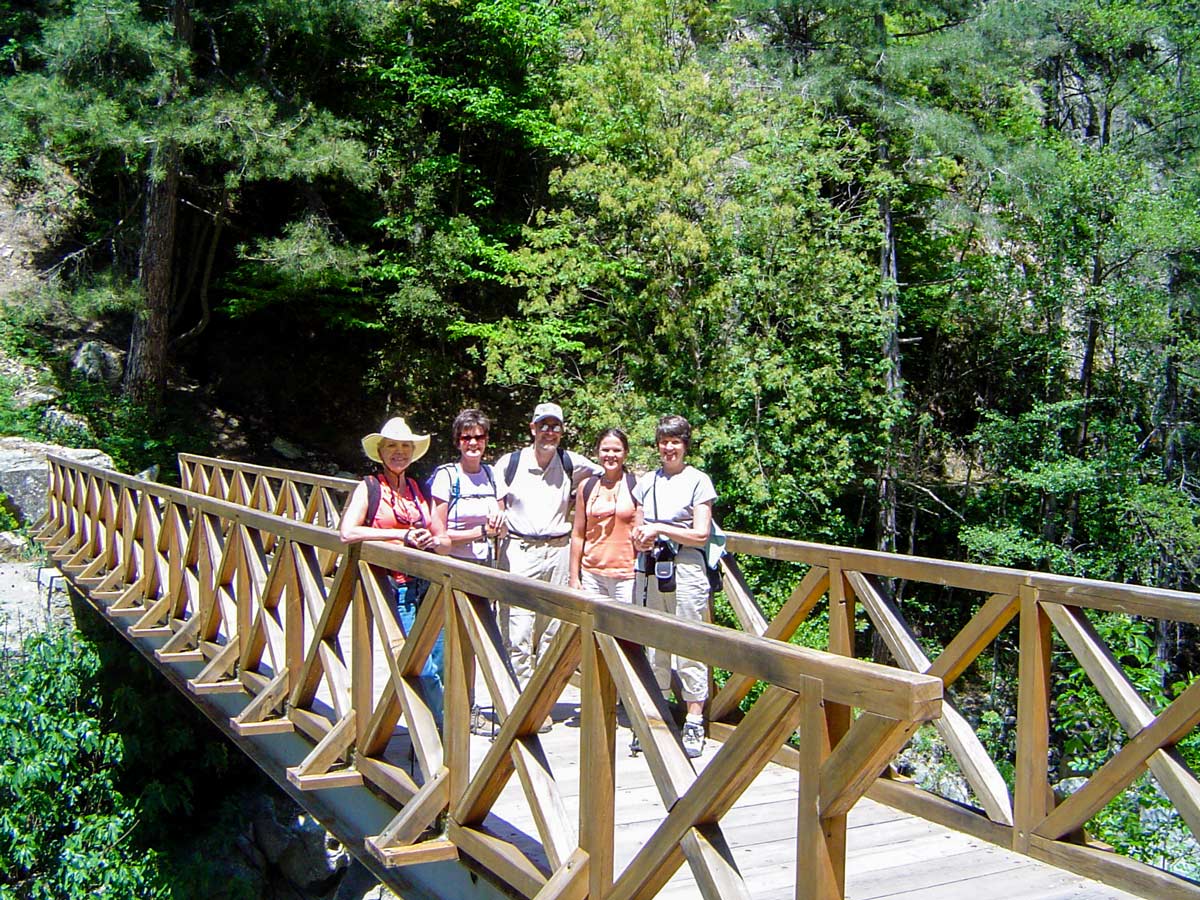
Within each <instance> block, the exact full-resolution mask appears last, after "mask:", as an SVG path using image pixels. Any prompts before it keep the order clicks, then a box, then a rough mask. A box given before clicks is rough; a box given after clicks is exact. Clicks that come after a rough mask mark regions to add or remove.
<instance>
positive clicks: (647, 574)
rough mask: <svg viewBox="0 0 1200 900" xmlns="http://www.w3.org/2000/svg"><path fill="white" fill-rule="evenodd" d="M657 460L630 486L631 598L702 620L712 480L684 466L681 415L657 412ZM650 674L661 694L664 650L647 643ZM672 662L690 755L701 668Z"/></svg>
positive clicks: (696, 750) (685, 427) (695, 740)
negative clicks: (634, 519) (636, 512)
mask: <svg viewBox="0 0 1200 900" xmlns="http://www.w3.org/2000/svg"><path fill="white" fill-rule="evenodd" d="M654 442H655V444H656V446H657V447H658V458H659V461H660V463H661V465H660V466H659V468H658V469H657V470H655V471H653V472H648V473H647V474H645V475H644V476H642V478H641V480H640V481H638V483H637V487H636V488H634V491H633V499H634V502H636V503H637V505H638V507H639V508H640V510H641V514H642V523H641V524H640V525H638V526H637V527H635V528H634V529H633V541H634V546H635V547H636V548H637V549H638V550H639V551H641V552H640V554H639V557H638V560H639V563H638V572H637V580H636V582H635V584H634V588H633V598H634V602H635V603H642V604H644V605H645V606H647V607H649V608H651V609H659V610H662V611H664V612H669V613H674V614H675V615H677V616H679V617H680V618H682V619H690V620H692V621H696V622H703V621H704V620H705V619H706V618H707V617H708V602H709V595H710V590H709V585H708V573H707V571H706V566H707V560H706V559H705V555H704V547H705V545H706V544H707V543H708V539H709V535H710V533H711V531H712V521H713V519H712V510H713V503H714V502H715V501H716V499H717V492H716V489H715V488H714V487H713V483H712V480H711V479H709V477H708V476H707V475H705V474H704V473H703V472H701V471H700V470H699V469H697V468H695V467H693V466H689V465H688V464H687V463H686V462H685V460H684V457H686V455H687V452H688V450H689V449H690V448H691V444H692V426H691V424H690V423H689V422H688V420H687V419H685V418H684V417H683V416H675V415H671V416H663V417H662V418H661V419H660V420H659V422H658V428H657V429H656V430H655V433H654ZM647 653H648V655H649V657H650V664H651V666H652V667H653V668H654V674H655V678H656V680H657V681H658V686H659V688H660V689H661V690H662V691H663V693H664V695H665V694H666V692H667V691H668V690H670V686H671V654H670V653H667V652H665V651H663V650H657V649H655V648H653V647H650V648H647ZM675 668H676V671H677V672H678V673H679V681H680V684H681V685H682V692H683V696H682V699H683V701H684V703H685V704H686V705H687V719H686V721H685V722H684V725H683V749H684V752H686V753H687V755H688V756H690V757H693V758H694V757H697V756H699V755H700V754H701V753H703V752H704V702H705V701H706V700H707V699H708V668H707V666H705V665H704V663H702V662H699V661H697V660H693V659H684V658H683V657H678V658H676V660H675Z"/></svg>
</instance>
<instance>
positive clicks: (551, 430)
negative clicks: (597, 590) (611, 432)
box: [495, 403, 602, 686]
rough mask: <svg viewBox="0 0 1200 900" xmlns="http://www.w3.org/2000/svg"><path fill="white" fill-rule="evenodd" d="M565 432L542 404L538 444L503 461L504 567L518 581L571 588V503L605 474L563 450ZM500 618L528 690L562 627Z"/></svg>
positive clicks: (534, 429)
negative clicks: (582, 488) (584, 484)
mask: <svg viewBox="0 0 1200 900" xmlns="http://www.w3.org/2000/svg"><path fill="white" fill-rule="evenodd" d="M562 432H563V412H562V407H560V406H559V405H558V404H557V403H539V404H538V405H537V407H536V408H535V409H534V411H533V417H532V418H531V420H530V422H529V433H530V435H531V436H532V438H533V443H532V444H531V445H530V446H528V447H525V448H523V449H521V450H514V451H513V452H512V453H508V454H505V455H504V456H502V457H500V459H498V460H497V461H496V467H495V471H496V474H497V479H496V496H497V497H498V498H499V500H500V502H501V504H502V505H503V507H504V511H505V517H506V519H507V521H508V535H509V537H508V541H507V542H506V543H505V545H504V548H503V550H502V551H501V555H500V564H501V566H502V567H503V568H505V569H507V570H508V571H509V572H512V573H513V574H515V575H525V576H528V577H529V578H536V579H538V580H540V581H546V582H549V583H550V584H561V585H566V584H567V580H568V579H567V576H568V571H567V562H568V554H569V552H570V538H571V515H570V512H571V500H572V498H573V497H574V496H575V489H576V488H577V487H578V486H579V485H580V484H581V483H582V482H583V481H585V480H586V479H587V478H588V477H589V476H591V475H593V474H597V475H598V474H600V473H601V471H602V470H601V468H600V467H599V466H598V465H596V464H595V463H594V462H592V461H591V460H590V459H588V458H587V457H586V456H581V455H580V454H578V453H572V452H571V451H569V450H563V449H562V448H561V447H559V443H560V442H561V441H562ZM500 615H501V624H502V626H504V628H505V631H506V633H507V637H508V644H509V658H510V660H511V661H512V666H513V671H514V672H515V673H516V675H517V680H518V681H519V682H520V684H521V685H522V686H524V685H525V684H526V682H528V681H529V676H530V674H531V673H532V672H533V668H534V666H535V665H536V664H537V659H538V656H539V655H540V654H542V653H544V652H545V650H546V647H547V646H548V645H549V643H550V639H551V638H552V637H553V636H554V632H555V631H556V630H557V626H558V621H557V620H551V619H545V618H544V617H542V616H535V615H534V613H533V612H532V611H531V610H527V609H521V608H519V607H506V606H502V607H501V610H500Z"/></svg>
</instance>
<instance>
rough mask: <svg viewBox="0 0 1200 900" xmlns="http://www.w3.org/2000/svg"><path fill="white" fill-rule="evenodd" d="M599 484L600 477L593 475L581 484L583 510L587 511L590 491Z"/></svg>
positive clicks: (590, 496)
mask: <svg viewBox="0 0 1200 900" xmlns="http://www.w3.org/2000/svg"><path fill="white" fill-rule="evenodd" d="M599 483H600V476H599V475H593V476H592V477H591V478H589V479H588V480H587V481H585V482H584V483H583V508H584V509H587V505H588V501H589V500H591V499H592V491H594V490H595V489H596V485H597V484H599Z"/></svg>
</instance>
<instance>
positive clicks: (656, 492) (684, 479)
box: [633, 466, 717, 528]
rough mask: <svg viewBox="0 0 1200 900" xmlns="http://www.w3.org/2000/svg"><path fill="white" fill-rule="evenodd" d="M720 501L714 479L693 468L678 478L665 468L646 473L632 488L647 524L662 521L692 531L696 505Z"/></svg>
mask: <svg viewBox="0 0 1200 900" xmlns="http://www.w3.org/2000/svg"><path fill="white" fill-rule="evenodd" d="M716 499H717V490H716V488H714V487H713V483H712V479H710V478H709V477H708V476H707V475H705V474H704V473H703V472H701V471H700V470H699V469H697V468H695V467H693V466H684V467H683V471H682V472H679V473H678V474H676V475H668V474H667V473H666V472H664V471H663V470H662V469H658V470H656V471H654V472H647V473H646V474H645V475H643V476H642V477H641V479H640V480H639V481H638V483H637V485H636V486H635V487H634V489H633V502H634V503H636V504H637V505H638V506H640V507H641V508H642V517H643V518H644V519H645V520H646V521H647V522H663V523H666V524H668V525H678V526H680V527H683V528H691V527H692V525H693V524H694V522H695V510H696V506H697V505H699V504H701V503H711V502H712V501H714V500H716Z"/></svg>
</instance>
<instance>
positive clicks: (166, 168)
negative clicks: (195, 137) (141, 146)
mask: <svg viewBox="0 0 1200 900" xmlns="http://www.w3.org/2000/svg"><path fill="white" fill-rule="evenodd" d="M150 168H151V175H150V176H149V179H148V181H149V183H148V184H147V185H146V215H145V219H144V222H143V225H142V248H141V260H140V264H139V272H138V281H139V283H140V284H141V287H142V298H143V306H142V308H141V310H139V312H138V315H137V317H136V318H135V319H134V322H133V332H132V333H131V334H130V336H129V365H128V368H126V370H125V394H126V396H128V397H129V398H130V399H132V400H133V401H135V402H136V403H139V404H141V405H142V406H145V407H146V408H147V409H148V410H149V411H150V412H152V413H153V412H157V411H158V409H159V407H160V405H161V404H162V397H163V391H164V389H165V388H166V384H167V339H168V331H169V323H170V319H171V309H172V307H173V305H174V300H175V292H174V286H173V284H172V282H173V276H174V266H173V264H172V262H173V260H172V257H173V256H174V253H175V218H176V208H177V205H178V199H179V172H178V152H177V151H176V150H175V148H174V147H173V146H170V145H168V146H160V147H158V148H156V149H155V150H154V152H153V154H152V155H151V166H150ZM155 169H158V170H159V171H160V172H161V177H158V178H156V177H155V175H154V170H155Z"/></svg>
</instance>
